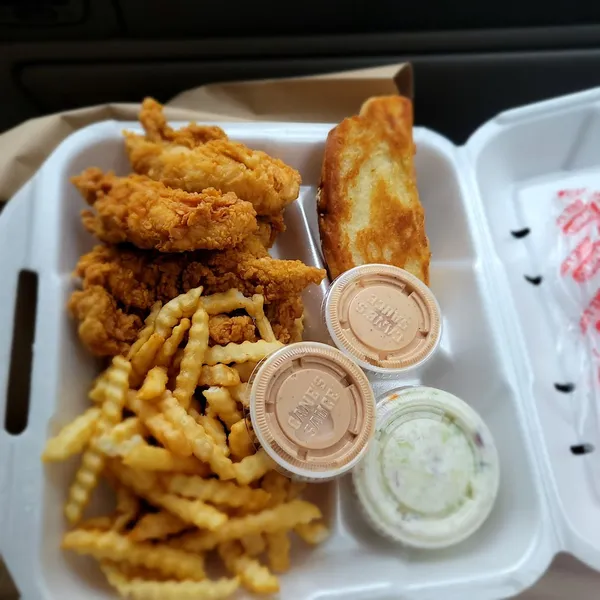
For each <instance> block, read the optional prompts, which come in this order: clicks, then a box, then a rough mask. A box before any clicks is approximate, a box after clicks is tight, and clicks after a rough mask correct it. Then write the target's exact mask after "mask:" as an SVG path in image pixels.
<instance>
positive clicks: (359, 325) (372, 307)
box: [324, 264, 442, 373]
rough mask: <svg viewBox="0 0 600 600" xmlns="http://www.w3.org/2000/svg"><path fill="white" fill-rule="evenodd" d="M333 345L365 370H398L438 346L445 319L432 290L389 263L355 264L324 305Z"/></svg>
mask: <svg viewBox="0 0 600 600" xmlns="http://www.w3.org/2000/svg"><path fill="white" fill-rule="evenodd" d="M324 313H325V322H326V324H327V329H328V330H329V334H330V335H331V338H332V340H333V342H334V344H335V345H336V346H337V347H338V348H339V349H340V350H342V351H343V352H346V353H347V354H348V355H349V356H351V357H352V358H353V359H354V360H356V362H358V363H359V364H360V365H361V366H362V367H364V368H365V369H369V370H371V371H376V372H380V373H398V372H403V371H406V370H408V369H412V368H413V367H416V366H419V365H421V364H423V363H424V362H425V361H426V360H427V359H429V358H430V357H431V356H432V355H433V353H434V352H435V350H436V349H437V347H438V344H439V342H440V338H441V329H442V319H441V316H440V308H439V305H438V303H437V300H436V299H435V296H434V295H433V293H432V292H431V290H430V289H429V288H428V287H427V286H426V285H425V284H424V283H423V282H421V281H420V280H419V279H418V278H417V277H415V276H414V275H412V274H411V273H409V272H408V271H405V270H404V269H400V268H398V267H393V266H390V265H381V264H371V265H361V266H359V267H354V268H353V269H350V270H349V271H346V272H345V273H343V274H342V275H340V276H339V277H338V278H337V279H336V280H335V281H334V282H333V284H332V285H331V288H330V290H329V292H328V294H327V298H326V300H325V305H324Z"/></svg>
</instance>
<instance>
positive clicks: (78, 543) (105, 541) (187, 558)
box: [62, 529, 206, 581]
mask: <svg viewBox="0 0 600 600" xmlns="http://www.w3.org/2000/svg"><path fill="white" fill-rule="evenodd" d="M62 547H63V548H64V549H65V550H74V551H75V552H77V553H78V554H87V555H90V556H93V557H94V558H96V559H99V560H100V559H104V558H106V559H110V560H115V561H124V562H127V563H129V564H131V565H139V566H142V567H146V568H148V569H156V570H157V571H159V572H160V573H162V574H164V575H170V576H174V577H176V578H178V579H193V580H195V581H201V580H202V579H204V578H205V577H206V575H205V573H204V559H203V557H202V556H201V555H199V554H190V553H187V552H184V551H181V550H176V549H174V548H171V547H169V546H165V545H162V546H156V545H154V544H151V543H147V542H132V541H131V540H130V539H129V538H128V537H127V536H125V535H122V534H120V533H117V532H116V531H104V532H99V531H85V530H79V529H76V530H74V531H69V532H67V533H66V534H65V536H64V538H63V542H62Z"/></svg>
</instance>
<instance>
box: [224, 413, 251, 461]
mask: <svg viewBox="0 0 600 600" xmlns="http://www.w3.org/2000/svg"><path fill="white" fill-rule="evenodd" d="M228 442H229V449H230V451H231V455H232V456H233V457H234V459H236V460H242V459H243V458H246V456H252V455H253V454H254V453H255V452H256V448H255V447H254V444H253V443H252V438H251V437H250V434H249V433H248V427H247V426H246V419H242V420H241V421H238V422H237V423H234V424H233V425H232V426H231V430H230V432H229V440H228Z"/></svg>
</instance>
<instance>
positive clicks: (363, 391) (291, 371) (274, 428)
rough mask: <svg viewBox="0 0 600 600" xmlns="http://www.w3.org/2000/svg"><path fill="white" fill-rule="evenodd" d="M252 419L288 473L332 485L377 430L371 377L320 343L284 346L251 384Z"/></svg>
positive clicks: (262, 441)
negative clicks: (331, 480)
mask: <svg viewBox="0 0 600 600" xmlns="http://www.w3.org/2000/svg"><path fill="white" fill-rule="evenodd" d="M250 417H251V420H252V427H253V428H254V433H255V434H256V437H257V438H258V441H259V442H260V444H261V446H262V447H263V448H264V449H265V451H266V452H267V454H269V456H270V457H271V458H272V459H273V460H274V461H275V463H276V464H277V465H278V466H279V467H280V469H281V470H282V471H283V472H285V473H286V474H288V475H290V476H293V477H297V478H304V479H310V480H327V479H332V478H334V477H337V476H339V475H342V474H343V473H346V472H347V471H349V470H350V469H351V468H352V467H353V466H354V465H355V464H356V463H357V462H358V461H359V459H360V458H361V457H362V456H363V454H364V452H365V450H366V448H367V445H368V443H369V441H370V440H371V438H372V437H373V433H374V431H375V398H374V396H373V391H372V390H371V386H370V384H369V381H368V379H367V377H366V375H365V374H364V373H363V371H362V370H361V369H360V367H359V366H358V365H356V364H355V363H354V362H353V361H351V360H350V359H349V358H348V357H347V356H345V355H344V354H343V353H342V352H340V351H339V350H337V349H336V348H333V347H331V346H327V345H325V344H320V343H317V342H300V343H297V344H291V345H289V346H285V347H284V348H281V349H280V350H278V351H277V352H275V353H273V354H272V355H271V356H269V357H268V358H267V359H265V360H264V362H262V363H261V364H260V365H259V367H258V369H257V370H256V372H255V373H254V374H253V375H252V378H251V388H250Z"/></svg>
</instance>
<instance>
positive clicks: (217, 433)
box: [190, 410, 229, 456]
mask: <svg viewBox="0 0 600 600" xmlns="http://www.w3.org/2000/svg"><path fill="white" fill-rule="evenodd" d="M190 416H191V417H193V419H194V420H195V421H196V423H199V424H200V425H202V427H204V431H206V433H207V434H208V435H209V436H210V438H211V439H212V441H213V442H214V443H215V444H216V445H217V446H218V447H219V448H220V449H221V451H222V452H223V454H225V456H229V446H228V445H227V434H226V433H225V429H224V428H223V424H222V423H221V421H219V419H216V418H215V417H211V416H209V415H201V414H199V413H198V411H196V410H190Z"/></svg>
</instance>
